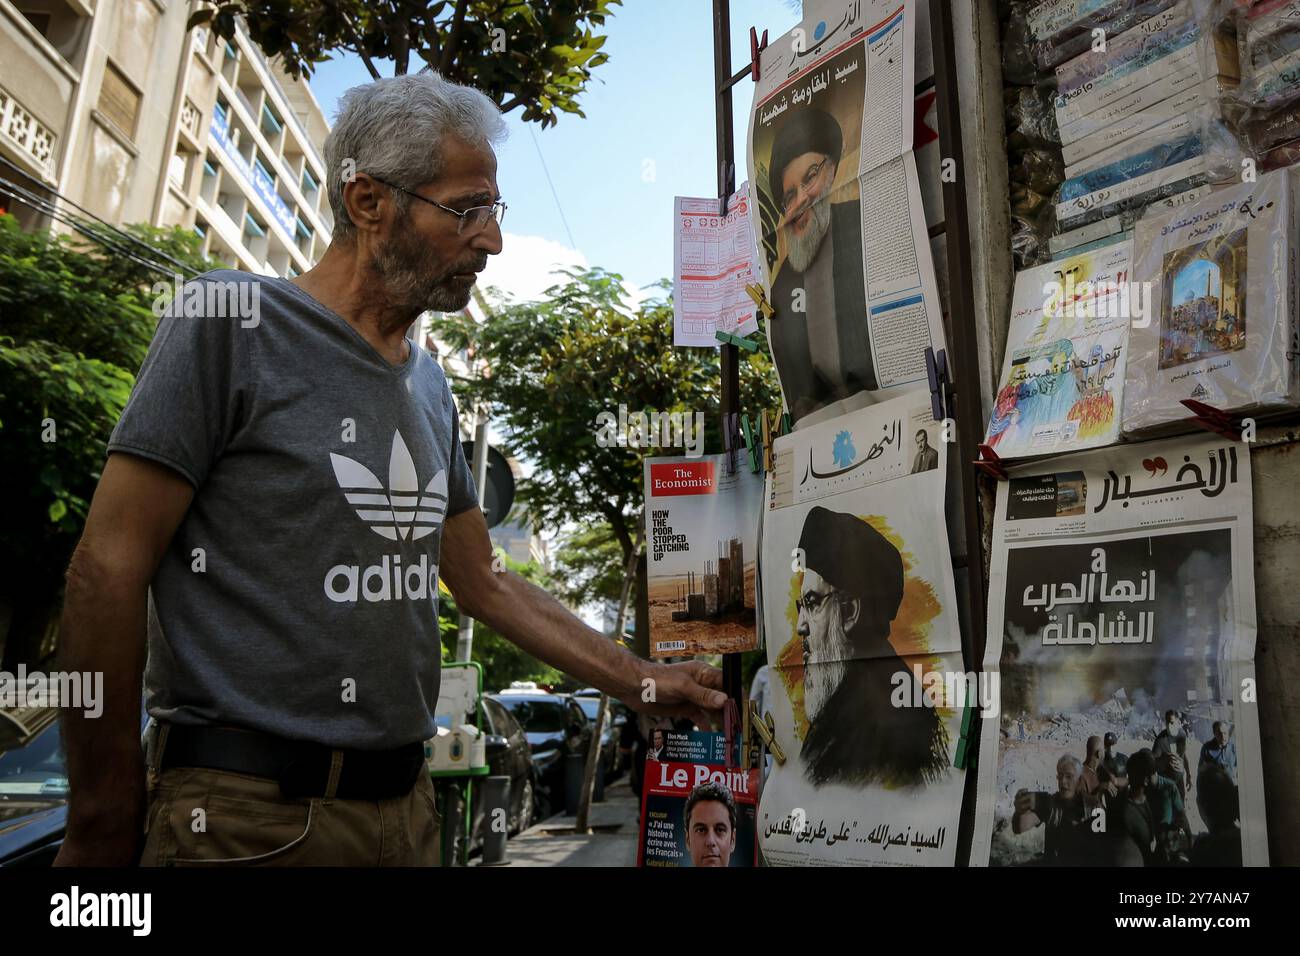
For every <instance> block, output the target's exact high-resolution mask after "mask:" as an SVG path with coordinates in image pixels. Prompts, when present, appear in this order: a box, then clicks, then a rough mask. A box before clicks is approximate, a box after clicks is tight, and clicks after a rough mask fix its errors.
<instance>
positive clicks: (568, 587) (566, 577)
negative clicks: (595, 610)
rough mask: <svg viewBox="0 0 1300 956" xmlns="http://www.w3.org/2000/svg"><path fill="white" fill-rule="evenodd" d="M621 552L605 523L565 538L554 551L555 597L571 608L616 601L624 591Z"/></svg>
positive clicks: (570, 534) (580, 529) (553, 576)
mask: <svg viewBox="0 0 1300 956" xmlns="http://www.w3.org/2000/svg"><path fill="white" fill-rule="evenodd" d="M622 560H623V549H622V548H621V547H620V546H619V543H618V539H617V538H615V537H614V532H613V531H612V530H611V529H610V526H609V525H608V524H606V523H604V522H602V523H600V524H596V525H589V526H587V527H584V528H577V529H575V530H574V531H573V532H571V533H569V534H566V535H564V536H563V537H561V538H560V540H559V542H558V547H557V548H556V550H555V557H554V561H555V573H554V574H553V575H552V579H553V580H554V582H555V584H554V587H555V590H554V591H553V592H552V593H553V594H555V596H556V597H559V598H561V599H562V600H564V601H567V602H568V603H569V604H571V605H573V606H574V607H582V606H583V605H587V604H595V603H598V602H601V601H617V600H618V599H619V597H620V596H621V594H622V589H623V567H622V565H621V564H620V562H621V561H622Z"/></svg>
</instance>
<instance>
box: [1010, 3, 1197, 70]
mask: <svg viewBox="0 0 1300 956" xmlns="http://www.w3.org/2000/svg"><path fill="white" fill-rule="evenodd" d="M1176 2H1177V0H1122V2H1120V3H1111V4H1108V5H1107V7H1106V8H1104V9H1101V10H1099V11H1097V12H1096V13H1093V14H1092V15H1091V16H1089V17H1086V18H1085V19H1083V20H1081V21H1078V22H1077V23H1075V24H1074V25H1073V27H1072V28H1068V29H1066V30H1065V31H1064V32H1062V33H1059V34H1057V35H1055V36H1047V37H1041V38H1039V37H1036V36H1031V38H1030V43H1029V45H1030V49H1031V51H1032V54H1033V57H1034V60H1035V62H1036V63H1037V64H1038V68H1039V69H1040V70H1047V69H1050V68H1051V67H1054V66H1058V65H1060V64H1062V63H1064V62H1065V61H1067V60H1071V59H1074V57H1076V56H1078V55H1079V54H1081V53H1086V52H1088V51H1089V50H1090V49H1092V45H1093V43H1094V42H1096V41H1095V39H1094V34H1093V32H1092V31H1093V30H1104V31H1105V35H1106V36H1108V37H1113V36H1119V35H1120V34H1121V33H1123V32H1124V31H1125V30H1129V29H1131V28H1133V27H1135V26H1137V25H1138V24H1140V23H1143V22H1144V21H1146V20H1149V19H1151V18H1152V17H1154V16H1156V15H1157V14H1159V13H1163V12H1164V11H1165V10H1168V9H1169V8H1170V7H1172V6H1173V5H1174V4H1175V3H1176Z"/></svg>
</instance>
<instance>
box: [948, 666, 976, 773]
mask: <svg viewBox="0 0 1300 956" xmlns="http://www.w3.org/2000/svg"><path fill="white" fill-rule="evenodd" d="M972 693H973V688H971V687H969V686H967V688H966V706H964V707H963V708H962V711H961V739H960V740H958V741H957V752H956V753H955V754H954V755H953V758H952V765H953V766H954V767H956V768H957V769H958V770H966V769H967V765H968V764H971V765H972V766H973V761H971V760H970V732H971V724H973V723H974V715H975V704H974V703H973V702H972V701H971V699H970V698H971V694H972Z"/></svg>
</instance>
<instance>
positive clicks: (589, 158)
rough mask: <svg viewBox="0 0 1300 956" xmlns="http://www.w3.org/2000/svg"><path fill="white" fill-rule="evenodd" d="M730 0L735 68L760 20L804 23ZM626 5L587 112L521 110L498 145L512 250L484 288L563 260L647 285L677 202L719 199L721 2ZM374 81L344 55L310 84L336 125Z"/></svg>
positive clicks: (523, 283) (664, 262)
mask: <svg viewBox="0 0 1300 956" xmlns="http://www.w3.org/2000/svg"><path fill="white" fill-rule="evenodd" d="M731 6H732V13H731V21H732V54H731V56H732V68H733V70H738V69H740V66H741V65H742V64H744V63H746V62H748V60H749V27H750V26H751V25H753V26H757V27H758V29H759V33H760V35H761V33H762V31H763V29H764V28H765V27H766V28H767V29H768V31H769V40H774V39H776V38H777V37H779V36H780V35H781V34H783V33H785V32H786V31H787V30H789V29H790V28H791V27H793V26H794V25H795V24H796V22H797V20H798V13H797V8H798V4H797V3H792V2H790V0H733V3H732V5H731ZM615 11H616V12H615V15H614V16H613V17H611V18H610V19H609V20H608V21H607V22H606V27H605V32H606V33H607V34H608V36H609V39H608V40H607V41H606V43H605V47H604V50H605V52H607V53H608V54H609V57H610V59H609V62H608V63H606V64H605V65H603V66H601V67H598V68H597V69H596V70H595V71H594V72H593V81H592V83H591V84H590V86H589V88H588V92H587V93H586V95H585V96H583V97H582V99H581V100H580V102H579V105H580V106H581V108H582V109H583V111H584V112H585V113H586V114H587V118H586V119H582V118H581V117H577V116H572V115H569V114H561V117H560V121H559V123H558V124H557V125H556V126H554V127H552V128H550V129H548V130H545V131H543V130H542V129H541V128H540V127H539V126H538V125H537V124H533V123H528V124H526V123H523V122H522V121H521V120H520V119H519V114H520V111H519V110H515V111H513V112H511V113H509V114H507V116H506V121H507V123H508V124H509V127H510V136H509V139H508V140H507V141H506V142H505V143H504V144H503V145H502V146H501V147H500V148H499V150H498V161H499V172H498V177H497V180H498V184H499V185H500V188H501V194H502V197H503V198H504V199H505V201H506V202H507V203H508V204H509V206H510V209H509V212H508V213H507V214H506V221H505V224H504V229H505V233H506V248H505V251H504V252H503V254H502V255H501V256H500V257H497V259H496V260H494V261H493V263H492V265H491V266H490V267H489V271H488V272H487V273H486V274H485V276H484V284H487V285H499V286H501V287H504V288H506V289H509V290H511V291H514V292H515V293H516V294H517V295H521V296H531V295H533V294H535V293H537V292H540V290H541V289H542V288H544V287H545V285H547V284H549V282H548V281H547V279H546V274H547V273H548V272H549V271H550V269H551V268H552V267H553V266H554V265H555V264H556V263H586V264H590V265H599V266H602V267H604V268H606V269H609V270H611V271H614V272H618V273H620V274H621V275H623V276H624V277H625V279H627V280H628V282H629V283H630V284H632V285H634V286H638V287H639V286H643V285H646V284H649V283H651V282H654V281H656V280H657V279H660V278H663V277H669V278H670V277H671V275H672V266H673V245H672V232H671V229H672V211H673V197H674V196H678V195H682V196H711V195H713V194H714V192H715V190H716V189H717V170H716V168H715V159H714V157H715V146H714V100H713V96H712V93H711V90H712V85H713V24H712V4H711V3H710V2H709V0H625V3H624V6H622V7H619V8H615ZM388 66H389V65H388V64H384V65H383V66H382V67H381V69H383V68H385V67H388ZM369 79H370V75H369V73H367V71H366V69H365V67H364V66H363V65H362V63H361V61H360V59H359V58H358V57H356V56H354V55H351V54H342V55H340V56H339V58H338V59H336V60H333V61H331V62H329V63H325V64H322V65H321V66H320V67H318V69H317V71H316V74H315V76H314V77H313V79H312V81H311V86H312V90H313V92H314V93H315V95H316V98H317V100H318V101H319V102H320V104H321V107H322V108H323V109H324V110H325V114H326V116H327V117H328V118H329V119H330V120H331V121H332V120H333V118H334V114H335V112H336V109H337V102H338V98H339V96H340V94H342V93H343V91H344V90H346V89H347V88H348V87H350V86H354V85H356V84H358V83H365V82H368V81H369ZM753 87H754V84H753V83H752V82H751V81H749V80H745V81H743V82H742V83H740V84H739V85H737V86H736V87H735V89H734V93H733V108H734V111H735V122H736V125H735V136H736V181H737V183H740V182H742V181H743V180H744V179H745V178H746V173H745V136H746V129H747V127H748V117H749V108H750V104H751V101H752V97H753ZM530 129H531V131H532V132H531V133H530ZM534 137H535V138H536V143H534ZM539 147H540V150H541V154H542V156H543V157H545V162H546V166H547V168H549V170H550V175H551V179H552V180H553V182H554V184H555V191H556V193H557V194H558V197H559V203H560V208H562V209H563V214H564V219H567V221H568V227H569V228H568V230H567V231H566V229H565V225H564V221H563V220H562V219H561V215H560V209H559V208H557V205H556V200H555V198H554V197H553V196H552V193H551V187H550V186H549V185H548V184H547V181H546V174H545V172H544V171H543V167H542V162H541V160H540V159H539V157H538V148H539ZM569 232H571V233H572V237H573V246H572V247H571V246H570V240H569ZM575 247H576V248H575Z"/></svg>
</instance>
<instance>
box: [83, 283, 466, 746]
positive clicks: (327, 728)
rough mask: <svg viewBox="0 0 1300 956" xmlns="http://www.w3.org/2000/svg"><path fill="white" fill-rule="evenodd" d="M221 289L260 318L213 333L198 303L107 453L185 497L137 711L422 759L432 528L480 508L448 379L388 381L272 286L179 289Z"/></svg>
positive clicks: (428, 700) (425, 366) (166, 332)
mask: <svg viewBox="0 0 1300 956" xmlns="http://www.w3.org/2000/svg"><path fill="white" fill-rule="evenodd" d="M232 281H234V282H246V283H256V284H257V285H256V294H257V297H256V298H253V297H252V295H250V294H249V292H250V290H251V289H252V288H253V287H251V286H250V287H245V289H244V297H243V300H242V301H243V302H244V303H245V304H248V303H249V302H250V301H251V302H253V303H255V304H256V305H257V307H258V309H259V314H258V315H256V317H255V319H254V318H249V317H248V316H247V313H242V314H244V316H245V317H244V318H243V319H242V320H241V318H239V317H237V316H236V317H231V318H219V317H216V315H218V314H219V315H229V314H231V310H227V309H221V308H217V309H215V310H214V309H213V307H212V303H213V302H218V303H219V302H220V300H219V298H210V299H209V301H208V304H207V306H206V307H203V308H201V309H199V308H192V311H191V315H190V316H188V317H187V316H178V317H175V318H170V317H164V318H163V319H162V320H161V321H160V323H159V326H158V330H157V332H156V334H155V335H154V338H153V343H152V344H151V345H150V348H149V354H148V357H147V358H146V359H145V362H144V365H143V366H142V367H141V369H140V376H139V379H138V380H137V382H136V385H135V390H134V391H133V392H132V394H131V399H130V401H129V402H128V403H127V406H126V409H125V411H123V413H122V418H121V421H119V422H118V424H117V428H116V429H114V431H113V435H112V437H111V439H110V440H109V444H108V450H109V451H110V452H129V453H131V454H133V455H139V456H141V457H144V458H149V459H153V460H154V461H158V462H161V463H163V464H165V465H167V466H169V467H171V468H174V469H175V470H176V471H177V472H179V473H180V474H182V475H184V476H185V477H186V478H187V479H188V480H189V481H190V482H191V483H192V484H193V485H194V487H195V494H194V501H193V504H191V506H190V509H189V512H188V513H187V514H186V515H185V518H184V520H183V521H182V522H181V525H180V527H179V528H178V529H177V531H176V535H175V537H174V538H173V539H172V542H171V544H170V546H169V547H168V549H167V552H166V554H165V555H164V556H163V559H162V563H161V564H160V566H159V568H158V572H157V574H156V575H155V576H154V579H153V582H152V587H151V589H150V602H149V657H148V665H147V667H146V669H145V690H146V704H147V707H148V710H149V713H150V714H152V715H153V716H155V717H157V718H160V719H164V720H170V721H173V722H175V723H180V724H206V723H220V724H229V725H234V726H239V727H247V728H251V729H255V730H262V731H266V732H269V733H275V734H279V735H281V736H283V737H290V738H295V739H303V740H313V741H317V742H320V743H324V744H329V745H331V746H336V747H358V748H366V749H378V748H387V747H396V746H399V745H402V744H407V743H411V742H413V741H418V740H423V739H426V738H428V737H430V736H432V735H433V733H434V722H433V711H434V706H435V705H436V703H437V699H438V682H439V661H440V659H441V653H440V648H441V645H440V640H439V631H438V552H439V545H440V543H441V538H442V522H443V521H444V520H445V519H446V518H449V517H451V516H453V515H456V514H458V513H460V512H462V511H465V510H467V509H469V508H472V507H476V506H477V504H478V496H477V494H476V492H475V489H474V482H473V478H472V477H471V475H470V471H469V468H468V466H467V465H466V463H465V454H464V451H463V450H462V448H461V443H460V433H459V430H458V428H457V413H456V405H455V402H454V401H453V400H452V397H451V392H450V390H449V389H448V387H447V381H446V378H445V377H444V376H443V373H442V370H441V369H440V368H439V367H438V363H437V362H435V361H434V360H433V359H432V358H431V357H430V356H429V355H428V353H426V352H425V351H424V350H422V349H420V348H417V347H415V346H414V345H412V347H411V350H410V352H411V354H410V357H409V358H408V360H407V361H406V363H405V364H404V365H402V366H400V367H395V366H393V365H391V364H389V363H388V362H387V361H386V360H385V359H384V358H383V357H382V356H380V355H379V353H378V352H376V351H375V349H374V348H373V347H372V346H371V345H370V344H369V343H367V342H366V340H365V339H364V338H363V337H362V336H361V335H360V334H359V333H358V332H357V331H356V330H355V329H353V328H352V327H351V326H350V325H348V324H347V322H345V321H344V320H343V318H342V317H341V316H339V315H338V314H336V313H334V312H332V311H331V310H329V309H327V308H325V307H324V306H323V305H321V304H320V303H319V302H317V301H316V300H315V299H313V298H311V297H310V296H309V295H307V293H305V292H304V291H302V290H301V289H299V288H298V287H297V286H295V285H293V284H292V283H291V282H287V281H285V280H283V279H274V278H267V277H262V276H254V275H250V274H248V273H242V272H234V271H230V270H218V271H215V272H209V273H207V274H206V275H205V276H201V277H200V279H199V280H196V282H204V283H205V288H207V287H210V286H212V285H214V284H215V283H230V282H232ZM217 288H218V289H223V288H226V287H225V286H221V285H218V286H217ZM188 289H189V286H186V291H183V292H182V295H181V299H184V300H187V302H188V303H189V305H190V306H191V307H193V306H194V304H195V300H197V298H198V297H197V296H195V295H193V294H187V290H188ZM178 301H179V300H178ZM173 309H174V311H176V312H180V311H181V310H180V308H179V307H178V306H176V305H174V306H173ZM195 311H201V312H203V313H205V314H203V315H201V316H196V315H194V312H195Z"/></svg>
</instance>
